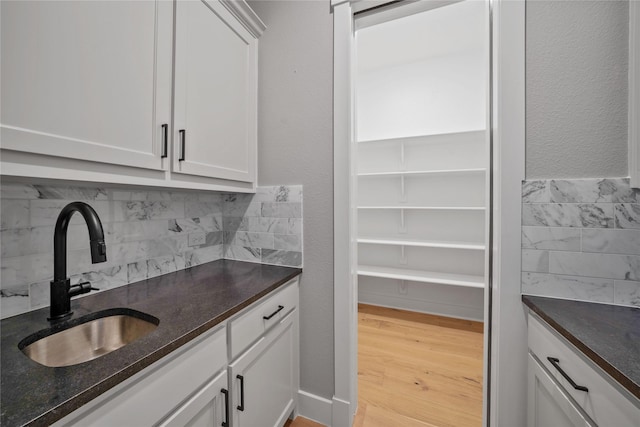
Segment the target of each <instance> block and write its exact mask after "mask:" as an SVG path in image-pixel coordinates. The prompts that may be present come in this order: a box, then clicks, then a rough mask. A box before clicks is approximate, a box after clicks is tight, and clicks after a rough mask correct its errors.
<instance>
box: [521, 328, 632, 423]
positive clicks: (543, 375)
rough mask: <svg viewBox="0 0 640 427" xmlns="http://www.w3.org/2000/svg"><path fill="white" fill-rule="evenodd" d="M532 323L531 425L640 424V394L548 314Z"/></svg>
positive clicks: (529, 406)
mask: <svg viewBox="0 0 640 427" xmlns="http://www.w3.org/2000/svg"><path fill="white" fill-rule="evenodd" d="M528 323H529V325H528V345H529V356H528V357H529V360H528V369H529V376H528V387H529V390H528V414H527V415H528V416H527V418H528V423H527V424H528V427H563V426H600V427H609V426H611V427H638V426H640V400H638V399H637V398H636V397H635V396H633V395H631V393H629V392H628V391H626V390H624V389H623V388H622V387H621V386H620V385H619V384H618V383H617V382H616V381H615V380H613V379H612V378H611V377H610V376H609V375H608V374H606V373H605V372H604V371H602V370H601V369H600V368H599V367H597V366H596V365H594V364H593V363H592V362H591V361H590V360H588V359H586V357H585V356H584V355H582V353H580V351H579V350H578V349H576V348H574V347H573V345H572V344H570V343H569V342H568V341H566V340H565V339H564V338H563V337H561V336H559V335H558V334H557V333H556V332H555V331H552V330H551V328H550V327H549V326H546V324H545V323H544V322H543V321H542V320H540V319H539V318H537V317H536V316H534V315H530V316H529V322H528Z"/></svg>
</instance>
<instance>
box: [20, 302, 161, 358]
mask: <svg viewBox="0 0 640 427" xmlns="http://www.w3.org/2000/svg"><path fill="white" fill-rule="evenodd" d="M159 323H160V321H159V320H158V319H157V318H156V317H153V316H151V315H148V314H146V313H142V312H140V311H136V310H131V309H128V308H113V309H109V310H103V311H99V312H96V313H92V314H88V315H86V316H83V317H80V318H78V319H75V320H72V321H69V322H65V323H63V324H60V325H56V326H54V327H52V328H49V329H44V330H41V331H38V332H36V333H35V334H32V335H30V336H28V337H27V338H25V339H23V340H22V341H20V343H19V344H18V348H19V349H20V350H21V351H22V352H23V353H24V354H25V355H27V356H28V357H29V358H30V359H32V360H33V361H35V362H38V363H40V364H41V365H44V366H50V367H60V366H71V365H77V364H79V363H83V362H87V361H89V360H93V359H96V358H98V357H100V356H103V355H105V354H107V353H111V352H112V351H114V350H117V349H119V348H121V347H124V346H125V345H127V344H130V343H132V342H133V341H135V340H137V339H139V338H142V337H144V336H145V335H147V334H149V333H151V332H152V331H153V330H154V329H155V328H156V327H158V324H159Z"/></svg>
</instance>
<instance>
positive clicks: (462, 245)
mask: <svg viewBox="0 0 640 427" xmlns="http://www.w3.org/2000/svg"><path fill="white" fill-rule="evenodd" d="M358 243H367V244H372V245H393V246H416V247H423V248H446V249H468V250H477V251H483V250H484V249H485V245H483V244H478V243H466V242H444V241H434V240H431V241H430V240H422V241H421V240H400V239H375V238H364V237H363V238H358Z"/></svg>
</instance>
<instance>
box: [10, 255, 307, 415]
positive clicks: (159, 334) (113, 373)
mask: <svg viewBox="0 0 640 427" xmlns="http://www.w3.org/2000/svg"><path fill="white" fill-rule="evenodd" d="M301 272H302V270H301V269H299V268H289V267H278V266H272V265H263V264H254V263H247V262H241V261H230V260H219V261H214V262H211V263H208V264H203V265H200V266H197V267H192V268H190V269H187V270H182V271H178V272H175V273H170V274H165V275H163V276H159V277H155V278H153V279H148V280H145V281H142V282H137V283H133V284H130V285H127V286H123V287H120V288H116V289H111V290H108V291H104V292H99V293H96V294H94V295H88V296H85V297H83V298H78V299H75V300H73V301H72V303H71V308H72V310H73V312H74V314H73V316H72V319H77V318H78V317H81V316H83V315H86V314H88V313H93V312H96V311H99V310H104V309H107V308H115V307H125V308H131V309H134V310H139V311H142V312H144V313H148V314H150V315H152V316H155V317H157V318H158V319H160V324H159V325H158V327H157V328H156V329H155V330H154V331H153V332H151V333H150V334H149V335H147V336H145V337H143V338H140V339H139V340H138V341H135V342H133V343H131V344H129V345H127V346H125V347H122V348H121V349H118V350H116V351H114V352H111V353H109V354H106V355H104V356H102V357H99V358H98V359H95V360H92V361H89V362H85V363H81V364H79V365H75V366H68V367H61V368H49V367H46V366H42V365H40V364H38V363H36V362H33V361H32V360H31V359H29V358H28V357H27V356H25V355H24V354H22V352H21V351H20V350H19V349H18V342H20V340H22V339H23V338H25V337H26V336H28V335H30V334H32V333H34V332H37V331H39V330H42V329H46V328H49V327H50V325H49V322H48V321H47V316H48V314H49V313H48V311H49V308H48V307H47V308H46V309H40V310H37V311H32V312H29V313H25V314H21V315H18V316H14V317H10V318H8V319H4V320H2V322H1V323H0V327H1V332H2V341H1V349H0V351H1V357H2V359H1V362H2V373H1V376H2V382H1V384H0V388H1V390H0V393H1V395H0V398H1V399H2V400H1V407H2V416H1V418H0V424H2V425H3V426H6V427H10V426H21V425H25V424H29V425H49V424H51V423H52V422H55V421H57V420H59V419H60V418H62V417H64V416H65V415H67V414H69V413H71V412H72V411H74V410H75V409H77V408H79V407H80V406H82V405H84V404H85V403H87V402H89V401H90V400H92V399H94V398H95V397H97V396H98V395H100V394H102V393H104V392H105V391H107V390H109V389H110V388H112V387H113V386H115V385H117V384H119V383H121V382H122V381H124V380H125V379H127V378H129V377H130V376H131V375H133V374H135V373H136V372H139V371H141V370H142V369H143V368H145V367H147V366H149V365H151V364H152V363H153V362H155V361H157V360H158V359H160V358H162V357H163V356H165V355H167V354H168V353H170V352H171V351H173V350H175V349H177V348H178V347H180V346H182V345H183V344H185V343H187V342H188V341H190V340H192V339H194V338H195V337H197V336H198V335H200V334H202V333H203V332H205V331H206V330H208V329H210V328H212V327H214V326H215V325H217V324H219V323H220V322H222V321H224V320H225V319H227V318H229V317H230V316H232V315H233V314H235V313H237V312H238V311H240V310H242V309H243V308H245V307H247V306H248V305H250V304H251V303H253V302H255V301H257V300H258V299H260V298H261V297H263V296H265V295H267V294H268V293H269V292H271V291H273V290H274V289H276V288H278V287H279V286H281V285H283V284H284V283H286V282H287V281H288V280H290V279H291V278H293V277H295V276H297V275H299V274H300V273H301Z"/></svg>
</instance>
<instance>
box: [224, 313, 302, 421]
mask: <svg viewBox="0 0 640 427" xmlns="http://www.w3.org/2000/svg"><path fill="white" fill-rule="evenodd" d="M296 316H297V310H294V312H293V313H291V314H290V315H289V316H287V317H286V318H285V319H283V320H282V321H281V322H280V325H278V326H277V327H276V328H274V329H272V330H271V331H270V332H269V333H268V334H267V335H265V336H264V337H263V338H261V339H260V340H259V341H258V342H257V343H256V344H255V345H253V347H251V348H250V349H249V350H247V351H246V352H245V353H244V354H243V355H242V356H240V357H239V358H238V359H237V360H236V361H235V362H234V363H232V364H231V365H230V367H229V373H230V375H229V382H230V384H231V394H232V396H233V399H232V401H231V402H232V409H233V411H232V412H233V426H234V427H256V426H261V427H268V426H269V427H270V426H282V425H283V424H284V422H285V421H286V419H287V418H288V416H289V414H290V412H291V411H292V410H293V407H294V405H295V400H294V399H295V393H297V387H296V385H295V384H296V378H297V377H296V369H297V367H296V363H295V345H296V344H295V343H296V338H295V337H296V327H295V319H296Z"/></svg>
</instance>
